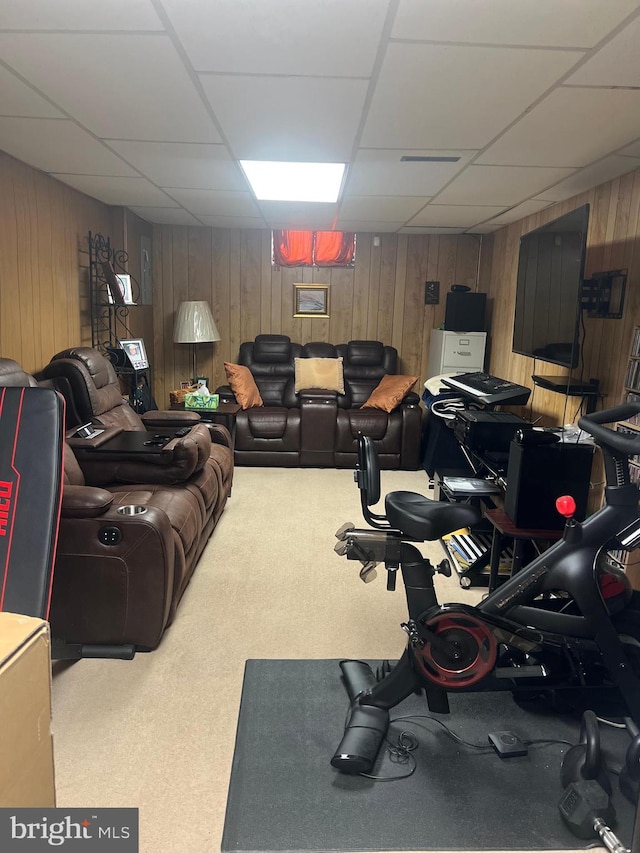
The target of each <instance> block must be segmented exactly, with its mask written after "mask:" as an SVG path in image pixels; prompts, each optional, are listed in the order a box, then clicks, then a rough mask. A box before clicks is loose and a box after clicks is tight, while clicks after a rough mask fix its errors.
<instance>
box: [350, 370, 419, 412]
mask: <svg viewBox="0 0 640 853" xmlns="http://www.w3.org/2000/svg"><path fill="white" fill-rule="evenodd" d="M417 381H418V377H417V376H402V375H397V376H394V375H392V374H389V373H388V374H387V375H386V376H383V377H382V379H381V380H380V382H379V383H378V385H377V386H376V387H375V388H374V389H373V391H372V392H371V396H370V397H369V399H368V400H367V401H366V403H363V404H362V406H361V407H360V408H362V409H382V411H383V412H392V411H393V410H394V409H395V407H396V406H397V405H399V404H400V403H401V402H402V400H403V398H404V395H405V394H406V393H407V391H410V390H411V388H412V387H413V386H414V385H415V384H416V382H417Z"/></svg>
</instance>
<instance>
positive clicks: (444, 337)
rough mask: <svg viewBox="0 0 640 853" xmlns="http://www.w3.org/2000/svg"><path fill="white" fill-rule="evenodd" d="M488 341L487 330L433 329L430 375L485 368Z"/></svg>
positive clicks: (429, 363)
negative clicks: (455, 330) (448, 330)
mask: <svg viewBox="0 0 640 853" xmlns="http://www.w3.org/2000/svg"><path fill="white" fill-rule="evenodd" d="M486 343H487V333H486V332H445V331H444V330H443V329H433V330H432V332H431V345H430V347H429V361H428V364H427V373H428V377H430V376H439V375H440V374H441V373H472V372H474V371H478V370H483V369H484V350H485V346H486ZM428 377H427V378H428Z"/></svg>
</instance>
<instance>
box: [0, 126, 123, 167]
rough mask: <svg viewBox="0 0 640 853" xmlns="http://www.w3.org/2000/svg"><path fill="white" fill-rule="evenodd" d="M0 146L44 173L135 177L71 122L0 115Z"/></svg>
mask: <svg viewBox="0 0 640 853" xmlns="http://www.w3.org/2000/svg"><path fill="white" fill-rule="evenodd" d="M0 149H1V150H3V151H6V152H7V154H11V155H12V156H13V157H16V158H17V159H18V160H22V161H23V162H25V163H28V164H29V165H30V166H34V167H35V168H36V169H41V170H42V171H43V172H69V173H73V174H84V175H120V176H126V175H131V176H132V177H133V176H137V173H136V172H135V171H134V170H133V169H132V168H131V166H128V165H127V164H126V163H125V162H123V161H122V160H121V159H120V158H119V157H118V156H117V155H116V154H114V153H113V152H111V151H109V149H108V148H106V147H105V146H104V145H102V143H101V142H98V140H97V139H95V138H94V137H93V136H91V134H90V133H87V132H86V131H84V130H82V129H81V128H79V127H78V125H77V124H74V122H72V121H66V120H63V121H61V120H59V119H48V118H3V117H0Z"/></svg>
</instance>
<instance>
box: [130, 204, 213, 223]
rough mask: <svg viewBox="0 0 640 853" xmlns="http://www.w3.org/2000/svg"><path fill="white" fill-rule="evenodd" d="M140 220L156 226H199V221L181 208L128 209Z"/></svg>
mask: <svg viewBox="0 0 640 853" xmlns="http://www.w3.org/2000/svg"><path fill="white" fill-rule="evenodd" d="M129 210H132V211H133V212H134V213H135V214H136V215H137V216H139V217H140V218H141V219H145V220H146V221H147V222H153V223H155V224H156V225H200V224H201V223H200V221H199V220H198V219H196V217H195V216H192V215H191V214H190V213H189V212H188V211H186V210H183V209H182V208H181V207H129Z"/></svg>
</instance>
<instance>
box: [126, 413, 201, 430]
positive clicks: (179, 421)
mask: <svg viewBox="0 0 640 853" xmlns="http://www.w3.org/2000/svg"><path fill="white" fill-rule="evenodd" d="M140 419H141V420H142V422H143V424H144V425H145V426H147V427H153V428H154V429H155V428H156V427H158V428H160V429H162V428H163V427H171V426H175V427H181V426H193V425H195V424H197V423H198V422H199V421H200V415H199V414H198V413H197V412H190V411H189V410H188V409H172V410H171V411H169V410H161V411H158V410H157V409H156V410H154V411H150V412H145V413H144V414H142V415H140Z"/></svg>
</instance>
